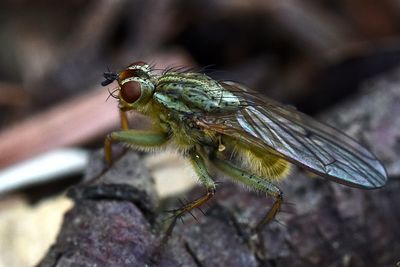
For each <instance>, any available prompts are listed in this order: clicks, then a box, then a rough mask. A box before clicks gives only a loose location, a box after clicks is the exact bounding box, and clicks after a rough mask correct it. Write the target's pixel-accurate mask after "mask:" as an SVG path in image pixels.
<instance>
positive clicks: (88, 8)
mask: <svg viewBox="0 0 400 267" xmlns="http://www.w3.org/2000/svg"><path fill="white" fill-rule="evenodd" d="M399 34H400V3H399V2H398V1H395V0H381V1H374V0H363V1H361V0H336V1H332V0H324V1H317V0H302V1H295V0H281V1H274V0H229V1H227V0H163V1H156V0H136V1H133V0H132V1H128V0H114V1H111V0H100V1H81V0H72V1H57V4H55V2H54V1H48V0H41V1H34V2H32V1H27V0H17V1H7V0H5V1H2V2H1V4H0V266H32V265H33V264H35V263H36V262H37V261H38V260H39V259H40V258H41V257H42V256H43V255H44V253H45V252H46V250H47V248H48V246H49V245H50V244H51V243H52V242H53V241H54V238H55V235H56V232H57V229H58V228H59V224H60V222H61V220H62V214H63V212H64V211H65V210H66V209H68V208H69V207H70V206H71V205H72V204H71V203H70V202H69V200H67V199H66V198H65V197H64V196H63V192H64V190H65V188H67V187H68V186H70V185H72V184H74V183H77V182H78V181H79V180H80V178H81V173H82V172H83V170H84V167H85V164H86V162H87V159H88V156H89V155H90V153H91V152H92V151H94V150H96V149H99V148H101V147H102V143H103V139H104V136H105V134H106V133H108V132H110V131H112V130H113V129H117V128H118V122H119V121H118V113H117V109H116V107H117V106H116V102H115V100H114V99H112V98H110V99H108V101H106V99H107V97H108V95H109V92H108V91H107V89H109V90H112V89H113V88H115V84H111V85H109V86H107V87H101V86H100V82H101V81H102V80H103V78H102V73H103V72H104V71H107V70H108V69H110V70H112V71H118V70H120V69H122V68H124V67H125V66H127V65H128V64H129V63H131V62H134V61H138V60H145V61H148V62H150V63H154V64H156V66H157V67H159V68H165V67H169V66H193V67H199V68H204V69H205V71H206V72H207V73H208V74H209V75H210V76H211V77H213V78H215V79H229V80H235V81H240V82H241V83H243V84H245V85H247V86H249V87H251V88H253V89H255V90H258V91H260V92H262V93H263V94H265V95H267V96H269V97H271V98H274V99H276V100H278V101H280V102H283V103H286V104H290V105H293V106H295V107H296V108H298V109H299V110H301V111H303V112H305V113H308V114H310V115H317V114H320V113H322V112H324V111H325V110H327V109H329V108H330V107H333V106H334V105H336V104H338V103H340V102H342V101H344V100H346V99H348V98H350V97H351V96H353V95H355V94H357V93H358V92H359V90H360V87H361V85H362V84H364V83H365V82H367V81H368V80H370V79H373V78H374V77H376V76H377V75H380V74H382V73H386V72H390V71H391V70H392V69H394V68H396V67H399V65H400V63H399V62H400V42H399V40H400V39H399V36H400V35H399ZM382 90H384V89H382ZM132 120H133V121H136V123H141V119H140V118H137V117H136V116H133V118H132ZM160 161H162V162H165V164H161V165H162V166H161V165H160V164H159V162H160ZM146 164H148V166H149V168H150V169H152V171H153V173H154V175H155V176H156V178H157V177H158V176H161V175H159V173H160V172H161V173H165V172H167V171H168V172H170V173H171V175H168V176H169V177H179V176H182V177H187V176H188V175H189V176H193V175H192V174H190V170H186V169H185V170H184V171H182V170H179V169H181V168H175V167H179V166H181V164H183V163H182V162H181V161H177V160H176V159H175V156H171V155H161V156H159V158H156V159H154V158H148V159H147V160H146ZM177 169H178V170H177ZM178 174H179V175H178ZM186 180H193V181H188V182H187V183H188V184H185V183H183V184H179V185H177V186H176V187H175V186H174V187H173V190H175V191H165V188H166V186H163V184H162V183H163V181H162V179H159V180H157V186H158V188H159V191H160V194H161V196H166V195H169V194H173V193H174V192H177V191H182V190H185V188H187V187H189V186H191V184H192V182H194V181H195V179H186ZM186 180H185V181H186ZM164 182H165V181H164ZM168 183H170V181H168ZM170 187H171V186H168V188H170Z"/></svg>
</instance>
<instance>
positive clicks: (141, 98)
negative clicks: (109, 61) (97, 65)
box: [101, 61, 155, 110]
mask: <svg viewBox="0 0 400 267" xmlns="http://www.w3.org/2000/svg"><path fill="white" fill-rule="evenodd" d="M150 72H151V69H150V66H149V65H148V64H146V63H145V62H143V61H138V62H134V63H132V64H130V65H129V66H128V67H127V68H126V69H125V70H123V71H121V72H119V73H115V72H110V71H108V72H105V73H104V74H103V76H104V78H105V80H104V81H103V82H102V83H101V84H102V85H103V86H106V85H108V84H110V83H112V82H113V81H117V82H118V85H119V87H118V100H119V104H120V108H121V109H123V110H131V109H137V108H138V107H141V106H143V105H145V104H146V103H147V102H149V101H150V100H151V97H152V95H153V93H154V88H155V86H154V84H153V83H152V81H151V74H150Z"/></svg>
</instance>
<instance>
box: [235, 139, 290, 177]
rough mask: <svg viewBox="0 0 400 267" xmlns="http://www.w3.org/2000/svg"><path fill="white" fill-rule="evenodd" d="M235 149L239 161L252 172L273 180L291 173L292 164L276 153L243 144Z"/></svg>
mask: <svg viewBox="0 0 400 267" xmlns="http://www.w3.org/2000/svg"><path fill="white" fill-rule="evenodd" d="M235 149H236V153H237V155H238V156H239V161H240V162H241V164H242V165H243V167H245V168H246V169H248V170H250V172H251V173H254V174H256V175H258V176H260V177H262V178H265V179H267V180H272V181H278V180H281V179H284V178H286V177H287V176H288V175H289V174H290V171H291V167H292V164H291V163H290V162H288V161H286V160H285V159H283V158H281V157H279V156H277V155H276V154H274V153H268V152H267V151H262V152H261V151H258V150H257V149H255V148H253V149H251V148H249V147H247V146H245V145H241V144H238V145H236V148H235Z"/></svg>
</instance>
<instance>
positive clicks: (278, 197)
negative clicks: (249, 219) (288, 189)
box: [212, 157, 283, 231]
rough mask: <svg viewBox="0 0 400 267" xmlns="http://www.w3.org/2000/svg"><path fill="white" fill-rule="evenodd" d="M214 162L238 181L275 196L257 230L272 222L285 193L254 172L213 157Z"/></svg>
mask: <svg viewBox="0 0 400 267" xmlns="http://www.w3.org/2000/svg"><path fill="white" fill-rule="evenodd" d="M212 163H213V164H214V165H215V166H216V167H217V168H218V169H219V170H221V171H223V172H224V173H226V174H227V175H229V176H230V177H231V178H233V179H234V180H236V181H239V182H241V183H243V184H245V185H247V186H249V187H251V188H253V189H256V190H257V191H261V192H264V193H266V194H267V195H269V196H271V197H273V198H275V202H274V204H273V205H272V207H271V208H270V210H269V211H268V213H267V214H266V216H265V217H264V218H263V219H262V220H261V221H260V222H259V223H258V224H257V226H256V228H255V230H256V231H259V230H261V229H262V228H263V226H265V225H266V224H268V223H270V222H271V221H272V220H273V219H274V218H275V216H276V214H277V213H278V212H279V210H280V208H281V205H282V203H283V195H282V192H281V190H280V189H279V188H278V187H277V186H276V185H274V184H272V183H271V182H269V181H267V180H265V179H263V178H261V177H258V176H256V175H253V174H249V173H248V172H246V171H245V170H242V169H240V168H238V167H236V166H234V165H232V164H231V163H229V162H228V161H226V160H222V159H219V158H217V157H213V160H212Z"/></svg>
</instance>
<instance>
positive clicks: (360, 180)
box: [199, 82, 387, 188]
mask: <svg viewBox="0 0 400 267" xmlns="http://www.w3.org/2000/svg"><path fill="white" fill-rule="evenodd" d="M221 84H222V85H223V87H224V88H225V89H226V90H230V91H231V92H233V93H234V94H235V96H237V97H238V98H239V99H240V101H241V103H242V105H241V107H240V108H239V109H238V110H236V112H235V113H231V114H228V115H224V116H215V115H207V114H205V115H204V116H201V117H200V118H199V124H200V125H201V126H203V127H206V128H209V129H212V130H214V131H217V132H221V133H223V134H226V135H229V136H233V137H235V138H237V139H239V140H241V141H243V142H247V143H249V144H250V145H253V146H254V145H255V146H258V147H260V148H264V149H266V150H270V149H272V150H274V151H276V152H277V153H278V154H279V155H281V156H282V157H284V158H285V159H287V160H288V161H290V162H292V163H294V164H296V165H300V166H303V167H305V168H307V169H309V170H310V171H312V172H314V173H316V174H318V175H320V176H322V177H325V178H328V179H331V180H334V181H336V182H339V183H342V184H346V185H349V186H354V187H362V188H378V187H381V186H383V185H384V184H385V183H386V180H387V175H386V171H385V169H384V167H383V166H382V164H381V163H380V162H379V161H378V160H377V158H376V157H375V156H374V155H373V154H372V153H371V152H369V151H368V150H367V149H365V148H364V147H362V146H361V145H360V144H358V143H357V142H356V141H355V140H354V139H352V138H350V137H348V136H347V135H345V134H344V133H342V132H340V131H339V130H336V129H334V128H332V127H329V126H327V125H324V124H322V123H319V122H317V121H316V120H314V119H312V118H311V117H308V116H307V115H305V114H303V113H300V112H298V111H296V110H295V109H292V108H290V107H286V106H283V105H280V104H278V103H277V102H275V101H273V100H269V99H265V98H261V97H259V96H257V94H256V93H255V92H252V91H250V90H249V89H248V88H245V87H243V86H242V85H240V84H237V83H233V82H221Z"/></svg>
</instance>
